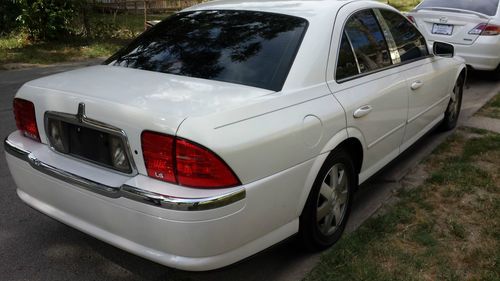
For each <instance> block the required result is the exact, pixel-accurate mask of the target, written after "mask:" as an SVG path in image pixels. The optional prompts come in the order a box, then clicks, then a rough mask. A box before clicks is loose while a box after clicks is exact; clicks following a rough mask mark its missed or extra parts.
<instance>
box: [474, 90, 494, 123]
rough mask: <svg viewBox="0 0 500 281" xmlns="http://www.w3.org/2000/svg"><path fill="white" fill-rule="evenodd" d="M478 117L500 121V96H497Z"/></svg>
mask: <svg viewBox="0 0 500 281" xmlns="http://www.w3.org/2000/svg"><path fill="white" fill-rule="evenodd" d="M477 115H481V116H486V117H490V118H496V119H500V94H497V95H496V96H495V97H494V98H493V99H491V100H490V101H489V102H488V103H487V104H486V105H485V106H483V108H481V110H479V112H478V113H477ZM499 122H500V121H499Z"/></svg>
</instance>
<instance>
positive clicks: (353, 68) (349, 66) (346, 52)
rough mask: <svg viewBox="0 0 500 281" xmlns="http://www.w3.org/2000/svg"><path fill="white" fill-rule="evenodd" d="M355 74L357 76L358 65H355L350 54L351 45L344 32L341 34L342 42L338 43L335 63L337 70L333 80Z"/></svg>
mask: <svg viewBox="0 0 500 281" xmlns="http://www.w3.org/2000/svg"><path fill="white" fill-rule="evenodd" d="M357 74H359V71H358V64H357V63H356V58H355V57H354V53H353V52H352V48H351V43H349V39H348V38H347V36H346V34H345V32H344V33H342V41H341V43H340V51H339V59H338V63H337V70H336V72H335V78H336V79H337V80H342V79H346V78H349V77H351V76H354V75H357Z"/></svg>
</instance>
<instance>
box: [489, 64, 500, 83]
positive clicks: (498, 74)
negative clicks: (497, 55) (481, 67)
mask: <svg viewBox="0 0 500 281" xmlns="http://www.w3.org/2000/svg"><path fill="white" fill-rule="evenodd" d="M491 79H492V80H493V81H500V64H499V65H498V66H497V68H496V69H495V70H493V71H492V72H491Z"/></svg>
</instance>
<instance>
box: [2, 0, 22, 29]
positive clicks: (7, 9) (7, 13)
mask: <svg viewBox="0 0 500 281" xmlns="http://www.w3.org/2000/svg"><path fill="white" fill-rule="evenodd" d="M20 13H21V8H20V6H19V3H17V2H15V1H14V0H1V1H0V35H5V34H8V33H10V32H11V31H12V30H14V29H15V28H16V27H17V26H18V23H17V22H16V18H17V16H18V15H19V14H20Z"/></svg>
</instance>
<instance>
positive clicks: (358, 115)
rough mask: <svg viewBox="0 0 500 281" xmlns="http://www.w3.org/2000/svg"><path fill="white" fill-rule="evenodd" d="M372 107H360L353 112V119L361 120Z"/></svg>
mask: <svg viewBox="0 0 500 281" xmlns="http://www.w3.org/2000/svg"><path fill="white" fill-rule="evenodd" d="M372 109H373V107H372V106H371V105H363V106H362V107H360V108H358V109H356V110H355V111H354V114H353V116H354V118H361V117H363V116H365V115H367V114H368V113H370V112H371V111H372Z"/></svg>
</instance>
